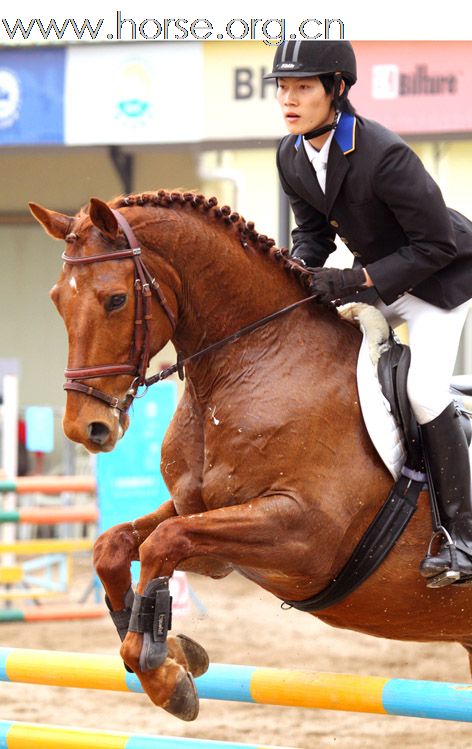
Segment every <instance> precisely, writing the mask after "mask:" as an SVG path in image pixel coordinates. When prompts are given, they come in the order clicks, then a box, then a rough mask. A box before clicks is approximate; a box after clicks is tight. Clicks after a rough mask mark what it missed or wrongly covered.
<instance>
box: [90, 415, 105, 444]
mask: <svg viewBox="0 0 472 749" xmlns="http://www.w3.org/2000/svg"><path fill="white" fill-rule="evenodd" d="M87 431H88V436H89V438H90V439H91V441H92V442H94V443H95V444H96V445H103V444H105V442H106V441H107V439H108V437H109V436H110V430H109V428H108V427H107V425H106V424H104V423H103V422H102V421H92V423H91V424H89V425H88V427H87Z"/></svg>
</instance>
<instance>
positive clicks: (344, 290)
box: [310, 268, 366, 304]
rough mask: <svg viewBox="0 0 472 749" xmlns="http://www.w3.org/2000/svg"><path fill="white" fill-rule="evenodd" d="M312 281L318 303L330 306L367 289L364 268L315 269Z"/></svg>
mask: <svg viewBox="0 0 472 749" xmlns="http://www.w3.org/2000/svg"><path fill="white" fill-rule="evenodd" d="M312 272H313V275H312V277H311V280H310V288H311V293H312V294H316V299H317V301H319V302H321V303H322V304H328V303H329V302H332V301H334V300H335V299H344V297H346V296H351V294H354V293H355V292H356V291H359V290H360V289H362V288H365V282H366V278H365V274H364V270H363V269H362V268H347V269H343V270H341V269H340V268H313V271H312Z"/></svg>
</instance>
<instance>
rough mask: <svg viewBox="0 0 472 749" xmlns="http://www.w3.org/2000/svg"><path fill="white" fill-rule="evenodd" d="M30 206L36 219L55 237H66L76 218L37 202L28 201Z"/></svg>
mask: <svg viewBox="0 0 472 749" xmlns="http://www.w3.org/2000/svg"><path fill="white" fill-rule="evenodd" d="M28 206H29V209H30V211H31V213H32V214H33V216H34V217H35V219H36V221H39V223H40V224H41V225H42V226H43V228H44V229H45V230H46V231H47V233H48V234H50V235H51V237H54V238H55V239H65V238H66V236H67V234H69V232H70V230H71V226H72V222H73V220H74V219H73V217H72V216H66V215H65V214H64V213H57V211H50V210H49V209H48V208H43V206H42V205H38V204H37V203H28Z"/></svg>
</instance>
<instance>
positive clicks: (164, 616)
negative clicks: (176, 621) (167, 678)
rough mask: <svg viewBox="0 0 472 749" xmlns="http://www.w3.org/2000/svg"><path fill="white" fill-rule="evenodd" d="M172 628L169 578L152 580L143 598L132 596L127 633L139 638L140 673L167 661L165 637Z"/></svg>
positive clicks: (138, 595)
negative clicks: (141, 643) (134, 634)
mask: <svg viewBox="0 0 472 749" xmlns="http://www.w3.org/2000/svg"><path fill="white" fill-rule="evenodd" d="M171 627H172V596H171V595H170V593H169V578H168V577H156V578H155V579H154V580H151V582H150V583H148V584H147V585H146V588H145V590H144V595H140V594H139V593H135V597H134V603H133V608H132V611H131V618H130V621H129V627H128V631H129V632H139V633H140V634H142V635H143V646H142V648H141V654H140V656H139V668H140V669H141V671H152V669H154V668H158V667H159V666H161V665H162V663H164V661H165V659H166V657H167V633H168V631H169V630H170V629H171Z"/></svg>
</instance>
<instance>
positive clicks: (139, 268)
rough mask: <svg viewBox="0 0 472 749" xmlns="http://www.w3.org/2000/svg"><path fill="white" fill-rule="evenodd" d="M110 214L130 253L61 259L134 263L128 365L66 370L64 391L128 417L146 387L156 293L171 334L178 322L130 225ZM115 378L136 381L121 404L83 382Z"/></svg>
mask: <svg viewBox="0 0 472 749" xmlns="http://www.w3.org/2000/svg"><path fill="white" fill-rule="evenodd" d="M111 211H112V213H113V215H114V216H115V218H116V220H117V221H118V224H119V226H120V228H121V229H122V231H123V233H124V235H125V237H126V239H127V241H128V245H129V248H128V249H126V250H115V251H113V252H102V253H100V254H97V255H89V256H83V257H72V256H70V255H67V254H66V253H65V252H64V253H63V254H62V259H63V261H64V262H65V263H67V264H68V265H87V264H91V263H103V262H107V261H111V260H127V259H131V260H133V263H134V291H135V316H134V335H133V342H132V346H131V350H130V354H129V357H128V359H129V360H128V362H126V363H125V364H102V365H99V366H96V367H77V368H75V369H66V370H65V371H64V375H65V377H66V382H65V383H64V386H63V387H64V390H73V391H76V392H79V393H85V395H89V396H91V397H92V398H96V399H97V400H100V401H103V402H104V403H106V404H107V405H108V406H110V407H111V408H117V409H118V410H119V411H122V412H123V413H126V412H127V411H128V410H129V408H130V406H131V404H132V402H133V400H134V398H135V397H136V394H137V391H138V388H139V387H141V386H142V385H144V384H145V383H146V371H147V368H148V365H149V360H150V357H151V320H152V293H153V292H154V293H155V294H156V295H157V298H158V300H159V302H160V304H161V307H162V309H163V310H164V312H165V313H166V315H167V318H168V320H169V322H170V324H171V327H172V333H173V332H174V330H175V327H176V319H175V316H174V313H173V312H172V310H171V308H170V306H169V304H168V302H167V300H166V297H165V295H164V293H163V291H162V289H161V287H160V286H159V284H158V282H157V281H156V279H155V278H154V276H153V275H152V274H151V273H150V271H149V270H148V269H147V268H146V266H145V264H144V262H143V259H142V254H141V248H140V246H139V244H138V242H137V240H136V237H135V235H134V233H133V230H132V229H131V227H130V225H129V224H128V222H127V221H126V219H125V218H124V216H123V215H122V214H121V213H120V212H119V211H117V210H114V209H113V208H112V209H111ZM112 375H131V376H132V377H134V379H133V382H132V384H131V387H130V388H129V390H128V391H127V393H126V396H125V397H124V398H123V399H122V400H121V399H120V398H118V397H117V396H114V395H109V394H108V393H104V392H103V391H102V390H98V389H97V388H94V387H91V386H90V385H86V384H84V382H83V380H89V379H94V378H96V377H110V376H112Z"/></svg>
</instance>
